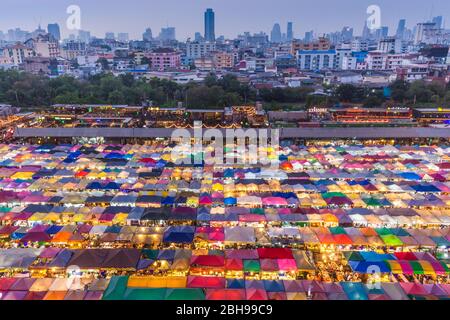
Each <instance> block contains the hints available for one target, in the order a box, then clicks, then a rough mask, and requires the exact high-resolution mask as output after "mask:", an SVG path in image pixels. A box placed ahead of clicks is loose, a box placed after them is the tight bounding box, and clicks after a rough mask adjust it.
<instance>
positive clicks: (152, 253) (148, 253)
mask: <svg viewBox="0 0 450 320" xmlns="http://www.w3.org/2000/svg"><path fill="white" fill-rule="evenodd" d="M142 254H143V255H144V257H145V258H147V259H153V260H156V259H157V258H158V254H159V250H154V249H143V250H142Z"/></svg>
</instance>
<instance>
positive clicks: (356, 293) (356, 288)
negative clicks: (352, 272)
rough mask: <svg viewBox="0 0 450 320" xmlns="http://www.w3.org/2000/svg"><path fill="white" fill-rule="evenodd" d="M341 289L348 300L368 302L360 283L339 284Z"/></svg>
mask: <svg viewBox="0 0 450 320" xmlns="http://www.w3.org/2000/svg"><path fill="white" fill-rule="evenodd" d="M341 287H342V289H344V292H345V294H346V295H347V297H348V298H349V299H350V300H369V297H368V296H367V293H366V290H365V288H364V286H363V284H362V283H360V282H341Z"/></svg>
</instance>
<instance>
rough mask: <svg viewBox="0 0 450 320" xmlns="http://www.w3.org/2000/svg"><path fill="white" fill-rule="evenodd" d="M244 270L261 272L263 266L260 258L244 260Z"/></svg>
mask: <svg viewBox="0 0 450 320" xmlns="http://www.w3.org/2000/svg"><path fill="white" fill-rule="evenodd" d="M243 264H244V271H248V272H259V271H261V266H260V265H259V260H243Z"/></svg>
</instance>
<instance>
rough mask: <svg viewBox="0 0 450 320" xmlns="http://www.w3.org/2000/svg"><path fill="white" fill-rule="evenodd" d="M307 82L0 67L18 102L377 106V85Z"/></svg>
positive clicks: (429, 95) (406, 95)
mask: <svg viewBox="0 0 450 320" xmlns="http://www.w3.org/2000/svg"><path fill="white" fill-rule="evenodd" d="M312 91H313V89H311V88H305V87H301V88H273V89H259V90H255V89H254V88H252V87H250V86H249V85H248V84H246V83H241V82H240V81H238V79H237V78H236V77H235V76H233V75H225V76H223V77H222V78H220V79H219V78H217V77H216V76H215V75H214V74H211V75H209V76H208V77H207V78H206V80H205V82H204V83H202V84H198V83H194V82H190V83H188V84H186V85H178V84H177V83H175V82H173V81H169V80H165V79H157V78H153V79H151V80H147V81H146V80H144V79H138V80H137V79H135V78H134V77H133V76H132V75H130V74H125V75H120V76H118V77H115V76H114V75H112V74H110V73H104V74H99V75H95V76H92V77H91V78H89V79H87V80H77V79H74V78H73V77H69V76H63V77H58V78H54V79H49V78H48V77H44V76H36V75H32V74H28V73H24V72H18V71H13V70H8V71H2V70H0V102H2V103H3V102H4V103H9V104H12V105H15V106H18V107H23V108H27V107H44V106H49V105H52V104H56V103H58V104H69V103H73V104H128V105H140V104H141V103H142V102H143V101H146V100H152V101H153V102H154V104H155V105H159V106H162V107H166V106H174V105H176V104H177V102H180V101H181V102H183V103H187V107H188V108H191V109H194V108H206V109H207V108H211V109H213V108H222V107H226V106H231V105H242V104H252V103H254V102H255V101H256V100H261V101H262V102H264V105H266V106H274V108H277V107H279V106H280V105H283V104H297V105H306V106H313V105H332V104H335V103H337V102H339V101H351V102H358V103H363V104H364V105H365V106H368V107H375V106H379V105H380V104H382V103H383V102H384V101H385V98H384V96H383V93H382V92H381V91H380V90H375V91H374V90H369V89H368V88H362V87H355V86H352V85H341V86H339V87H338V88H336V90H335V94H334V95H333V96H331V97H327V96H326V97H323V96H314V95H311V93H312ZM391 91H392V98H393V99H394V100H395V101H399V102H405V103H406V102H411V101H414V99H416V101H417V102H423V103H431V102H433V103H435V104H448V103H450V88H449V87H447V88H446V87H445V86H442V85H440V84H437V83H431V84H429V83H425V82H423V81H418V82H414V83H412V84H408V83H406V82H402V81H396V82H394V83H393V84H392V85H391Z"/></svg>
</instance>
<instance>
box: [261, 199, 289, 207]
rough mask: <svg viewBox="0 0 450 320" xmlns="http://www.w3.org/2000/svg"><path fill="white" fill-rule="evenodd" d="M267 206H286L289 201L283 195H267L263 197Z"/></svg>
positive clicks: (263, 201)
mask: <svg viewBox="0 0 450 320" xmlns="http://www.w3.org/2000/svg"><path fill="white" fill-rule="evenodd" d="M262 203H263V205H265V206H286V205H287V204H288V203H287V201H286V199H284V198H281V197H267V198H263V199H262Z"/></svg>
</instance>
